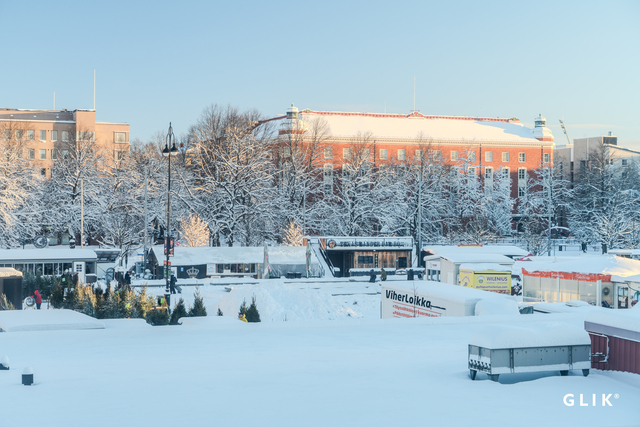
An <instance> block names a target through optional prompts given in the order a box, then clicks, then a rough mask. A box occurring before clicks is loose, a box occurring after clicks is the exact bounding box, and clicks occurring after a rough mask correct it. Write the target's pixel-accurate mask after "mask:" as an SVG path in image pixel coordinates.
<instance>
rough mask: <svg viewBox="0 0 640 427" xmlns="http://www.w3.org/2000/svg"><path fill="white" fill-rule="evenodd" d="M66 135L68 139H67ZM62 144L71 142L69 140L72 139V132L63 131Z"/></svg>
mask: <svg viewBox="0 0 640 427" xmlns="http://www.w3.org/2000/svg"><path fill="white" fill-rule="evenodd" d="M65 135H66V138H65ZM61 136H62V142H69V138H70V137H71V132H70V131H68V130H63V131H62V135H61Z"/></svg>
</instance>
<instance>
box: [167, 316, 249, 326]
mask: <svg viewBox="0 0 640 427" xmlns="http://www.w3.org/2000/svg"><path fill="white" fill-rule="evenodd" d="M178 323H179V324H180V325H188V326H194V325H197V326H200V325H206V326H212V325H213V326H217V325H224V327H225V328H228V327H229V325H231V326H233V325H237V326H240V327H242V326H243V325H246V323H245V322H242V321H240V320H238V319H234V318H233V317H231V316H216V315H213V316H212V315H208V316H203V317H181V318H180V319H178Z"/></svg>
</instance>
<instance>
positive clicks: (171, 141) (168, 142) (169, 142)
mask: <svg viewBox="0 0 640 427" xmlns="http://www.w3.org/2000/svg"><path fill="white" fill-rule="evenodd" d="M169 146H171V148H169ZM176 154H178V149H177V148H176V137H175V135H174V134H173V128H172V127H171V123H169V133H167V138H166V139H165V144H164V149H163V150H162V155H163V156H166V157H168V158H169V166H168V168H167V173H168V177H169V179H168V180H167V235H166V237H165V243H164V250H165V253H166V258H167V260H166V262H167V265H166V266H165V268H166V270H165V271H166V273H165V274H166V276H167V277H166V279H167V280H166V282H167V283H166V287H165V289H164V298H165V301H167V307H169V306H170V303H171V300H170V298H171V297H170V295H171V290H170V283H171V267H170V265H169V252H170V249H171V157H173V156H175V155H176Z"/></svg>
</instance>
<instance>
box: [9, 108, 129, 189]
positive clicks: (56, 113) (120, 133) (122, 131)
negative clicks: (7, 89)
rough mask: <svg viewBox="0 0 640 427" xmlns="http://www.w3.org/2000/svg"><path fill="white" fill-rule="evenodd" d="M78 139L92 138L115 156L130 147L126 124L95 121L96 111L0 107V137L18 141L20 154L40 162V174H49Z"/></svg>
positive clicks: (117, 157)
mask: <svg viewBox="0 0 640 427" xmlns="http://www.w3.org/2000/svg"><path fill="white" fill-rule="evenodd" d="M81 138H93V139H94V140H95V142H96V145H97V146H98V147H99V148H100V149H101V150H103V151H104V152H106V153H109V155H113V157H114V158H115V159H119V158H121V157H122V156H123V153H126V152H128V151H129V150H130V144H129V124H127V123H110V122H97V121H96V112H95V110H73V111H68V110H22V109H11V108H2V109H0V139H4V140H5V141H10V140H12V139H15V140H20V141H21V142H22V143H23V144H24V151H25V152H24V153H23V155H24V156H26V158H28V159H29V160H32V161H34V162H36V163H37V164H38V165H40V167H41V173H42V174H43V175H46V176H48V177H49V176H51V171H50V170H51V166H52V164H53V160H54V159H55V158H56V157H57V156H59V155H64V151H65V150H68V145H69V143H73V142H74V141H77V140H79V139H81Z"/></svg>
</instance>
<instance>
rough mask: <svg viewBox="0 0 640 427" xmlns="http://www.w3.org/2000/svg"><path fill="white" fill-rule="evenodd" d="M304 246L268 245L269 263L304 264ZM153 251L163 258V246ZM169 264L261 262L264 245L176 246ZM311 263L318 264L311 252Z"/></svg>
mask: <svg viewBox="0 0 640 427" xmlns="http://www.w3.org/2000/svg"><path fill="white" fill-rule="evenodd" d="M306 250H307V248H306V246H269V264H305V263H306V259H307V258H306ZM153 251H154V253H155V254H156V257H158V259H159V260H162V259H164V247H163V246H161V245H159V246H154V247H153ZM170 261H171V265H172V266H176V265H202V264H233V263H238V264H240V263H242V264H262V263H263V262H264V247H262V246H258V247H256V246H233V247H226V246H217V247H209V246H201V247H195V248H190V247H185V246H176V247H175V248H174V256H172V257H170ZM311 263H312V264H318V261H317V260H316V258H315V256H314V255H313V253H312V259H311Z"/></svg>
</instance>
